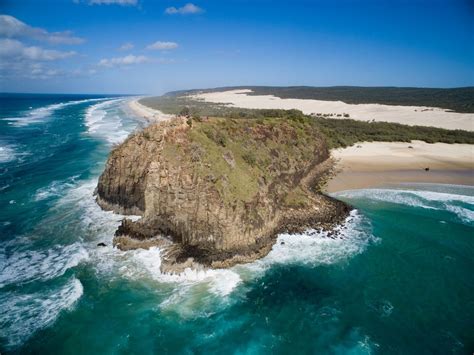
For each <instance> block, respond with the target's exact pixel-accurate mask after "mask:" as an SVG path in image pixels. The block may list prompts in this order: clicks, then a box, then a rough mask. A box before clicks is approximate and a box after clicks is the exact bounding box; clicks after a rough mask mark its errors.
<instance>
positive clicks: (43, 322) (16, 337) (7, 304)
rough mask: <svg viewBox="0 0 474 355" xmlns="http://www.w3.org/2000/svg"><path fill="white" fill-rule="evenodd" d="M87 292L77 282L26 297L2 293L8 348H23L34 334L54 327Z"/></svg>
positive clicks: (1, 319) (0, 316) (1, 320)
mask: <svg viewBox="0 0 474 355" xmlns="http://www.w3.org/2000/svg"><path fill="white" fill-rule="evenodd" d="M83 292H84V290H83V287H82V284H81V282H80V281H79V280H78V279H76V278H71V279H69V280H68V281H67V282H66V283H65V284H63V285H61V286H60V287H53V288H48V289H47V291H46V292H35V293H29V294H24V293H21V292H15V291H11V292H4V293H0V304H1V305H2V306H1V307H0V329H2V332H3V336H5V337H6V339H7V344H6V345H7V346H8V347H11V348H14V347H15V346H18V345H20V344H22V343H23V342H24V341H25V340H26V339H28V338H29V337H30V336H31V335H33V333H34V332H36V331H37V330H39V329H43V328H45V327H48V326H50V325H51V324H52V323H53V322H54V321H55V320H56V319H57V317H58V316H59V315H60V313H61V312H62V311H64V310H70V309H72V308H73V306H74V305H75V303H76V302H77V300H78V299H79V298H80V297H81V296H82V294H83Z"/></svg>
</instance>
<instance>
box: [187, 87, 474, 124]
mask: <svg viewBox="0 0 474 355" xmlns="http://www.w3.org/2000/svg"><path fill="white" fill-rule="evenodd" d="M250 92H252V90H249V89H243V90H227V91H220V92H209V93H198V94H194V95H190V97H191V98H193V99H196V100H201V101H204V102H212V103H217V104H223V105H226V106H230V107H242V108H248V109H283V110H290V109H297V110H300V111H302V112H303V113H304V114H306V115H312V114H317V113H321V114H328V115H331V116H330V118H335V119H337V118H340V119H343V118H345V117H344V114H348V115H349V117H347V118H351V119H354V120H358V121H376V122H394V123H400V124H405V125H410V126H413V125H419V126H427V127H438V128H444V129H462V130H465V131H473V130H474V125H473V121H474V114H473V113H457V112H451V111H449V110H445V109H442V108H438V107H428V106H397V105H382V104H347V103H345V102H342V101H323V100H313V99H282V98H280V97H277V96H273V95H248V94H249V93H250ZM338 115H339V116H338Z"/></svg>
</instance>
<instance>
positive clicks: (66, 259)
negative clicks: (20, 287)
mask: <svg viewBox="0 0 474 355" xmlns="http://www.w3.org/2000/svg"><path fill="white" fill-rule="evenodd" d="M88 258H89V254H88V253H87V251H86V249H85V248H84V247H83V246H82V245H81V244H80V243H79V242H76V243H74V244H71V245H66V246H61V245H55V246H53V247H51V248H49V249H46V250H27V251H18V252H14V253H13V254H12V255H9V256H7V255H6V252H5V250H2V251H1V254H0V264H1V267H0V288H3V287H4V286H6V285H10V284H18V283H24V282H31V281H37V280H42V281H44V280H49V279H53V278H55V277H58V276H61V275H63V274H64V273H65V272H66V271H67V270H69V269H70V268H73V267H75V266H77V265H79V263H81V262H84V261H86V260H87V259H88Z"/></svg>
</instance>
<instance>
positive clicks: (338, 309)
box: [0, 94, 474, 354]
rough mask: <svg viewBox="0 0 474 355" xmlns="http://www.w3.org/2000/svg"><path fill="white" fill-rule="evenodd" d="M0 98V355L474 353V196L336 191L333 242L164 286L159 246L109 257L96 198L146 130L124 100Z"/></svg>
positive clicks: (107, 222) (282, 247)
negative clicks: (338, 204)
mask: <svg viewBox="0 0 474 355" xmlns="http://www.w3.org/2000/svg"><path fill="white" fill-rule="evenodd" d="M0 100H1V104H0V212H1V213H0V352H1V353H2V354H9V353H11V354H15V353H22V354H28V353H32V354H157V353H159V354H270V353H271V354H288V353H291V354H316V353H317V354H472V352H473V351H474V187H467V186H455V185H433V184H405V185H398V186H391V187H387V188H378V189H365V190H352V191H343V192H339V193H336V194H334V196H335V197H336V198H339V199H341V200H343V201H346V202H348V203H349V204H351V205H353V206H354V207H355V210H354V211H353V212H352V213H351V215H350V216H349V217H348V219H347V220H346V222H345V223H344V224H343V225H342V226H340V227H339V228H340V230H341V233H340V235H341V237H340V238H336V239H332V238H330V237H328V236H327V235H325V234H324V233H318V232H316V231H311V230H310V231H307V232H306V233H304V234H301V235H286V234H283V235H280V236H279V237H278V241H277V243H276V244H275V246H274V248H273V250H272V251H271V252H270V254H269V255H268V256H266V257H265V258H263V259H261V260H258V261H256V262H254V263H251V264H246V265H239V266H235V267H233V268H231V269H227V270H209V271H205V272H204V271H201V272H196V271H187V272H185V273H183V274H180V275H164V274H161V273H160V250H159V249H156V248H152V249H150V250H137V251H131V252H122V251H119V250H115V249H113V248H112V246H111V245H112V238H113V234H114V231H115V229H116V228H117V226H118V225H119V223H120V220H121V218H122V216H119V215H115V214H113V213H111V212H104V211H102V210H101V209H100V208H99V207H98V206H97V205H96V204H95V201H94V196H93V194H94V189H95V187H96V184H97V179H98V176H99V175H100V173H101V171H102V170H103V168H104V164H105V161H106V159H107V155H108V152H109V151H110V149H111V148H112V147H113V145H114V144H118V143H120V142H121V141H123V140H124V139H125V138H126V137H127V135H128V134H129V133H130V132H133V131H134V130H136V129H140V128H142V127H144V126H146V124H147V123H146V122H145V121H143V120H142V119H140V118H139V117H136V116H134V114H133V112H130V110H129V109H128V108H127V100H130V98H127V97H100V96H85V95H27V94H24V95H20V94H15V95H14V94H11V95H6V94H3V95H1V96H0ZM282 241H284V243H281V242H282ZM100 242H103V243H106V244H107V246H106V247H103V248H100V247H97V243H100Z"/></svg>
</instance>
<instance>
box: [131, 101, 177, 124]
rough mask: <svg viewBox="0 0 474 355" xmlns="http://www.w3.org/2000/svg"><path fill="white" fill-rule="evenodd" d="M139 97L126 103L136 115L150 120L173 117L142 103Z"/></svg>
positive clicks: (157, 120)
mask: <svg viewBox="0 0 474 355" xmlns="http://www.w3.org/2000/svg"><path fill="white" fill-rule="evenodd" d="M139 100H140V99H135V100H132V101H130V102H129V103H128V107H129V108H130V109H131V110H132V111H133V112H134V113H135V114H136V115H137V116H140V117H142V118H144V119H146V120H147V121H150V122H161V121H167V120H169V119H171V118H172V117H173V115H168V114H166V113H163V112H161V111H159V110H155V109H153V108H150V107H148V106H145V105H142V104H141V103H140V102H139Z"/></svg>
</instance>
